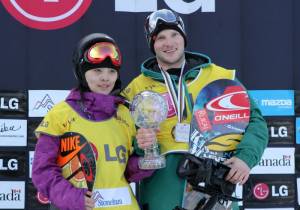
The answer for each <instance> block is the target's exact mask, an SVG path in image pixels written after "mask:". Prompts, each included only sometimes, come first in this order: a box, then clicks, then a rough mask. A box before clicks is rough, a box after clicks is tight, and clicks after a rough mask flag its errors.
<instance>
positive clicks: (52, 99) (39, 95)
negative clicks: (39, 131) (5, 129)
mask: <svg viewBox="0 0 300 210" xmlns="http://www.w3.org/2000/svg"><path fill="white" fill-rule="evenodd" d="M69 92H70V91H69V90H29V91H28V116H29V117H44V116H45V115H46V114H47V113H48V111H49V110H50V109H51V108H52V107H53V106H54V105H55V104H57V103H59V102H61V101H63V100H65V98H66V97H67V96H68V94H69Z"/></svg>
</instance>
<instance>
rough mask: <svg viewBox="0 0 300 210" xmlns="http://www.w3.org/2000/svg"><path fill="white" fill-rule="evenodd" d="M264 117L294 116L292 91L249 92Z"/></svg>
mask: <svg viewBox="0 0 300 210" xmlns="http://www.w3.org/2000/svg"><path fill="white" fill-rule="evenodd" d="M249 94H250V96H251V97H252V98H253V99H254V101H255V102H256V103H257V105H258V106H259V108H260V110H261V112H262V114H263V115H264V116H294V115H295V112H294V90H250V91H249Z"/></svg>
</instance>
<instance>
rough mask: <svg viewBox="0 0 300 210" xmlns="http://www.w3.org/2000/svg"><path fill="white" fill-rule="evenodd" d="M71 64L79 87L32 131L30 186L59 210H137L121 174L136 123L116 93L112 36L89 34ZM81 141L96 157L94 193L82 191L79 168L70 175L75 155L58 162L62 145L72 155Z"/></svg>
mask: <svg viewBox="0 0 300 210" xmlns="http://www.w3.org/2000/svg"><path fill="white" fill-rule="evenodd" d="M73 64H74V67H75V68H74V70H75V75H76V78H77V80H78V87H77V88H75V89H73V90H71V92H70V94H69V95H68V97H67V98H66V100H65V101H63V102H61V103H59V104H57V105H56V106H54V107H53V108H52V109H51V110H50V111H49V113H48V114H47V115H46V117H45V118H44V120H43V122H42V123H41V124H40V125H39V127H38V128H37V129H36V134H37V136H38V142H37V145H36V150H35V157H34V161H33V169H32V181H33V184H34V185H35V187H36V188H37V189H38V191H39V192H41V193H42V194H43V195H45V196H46V197H48V198H49V200H50V201H51V203H52V204H53V205H54V206H55V207H57V208H58V209H61V210H77V209H78V210H82V209H86V210H90V209H98V208H99V209H100V208H101V209H110V210H138V209H139V207H138V204H137V201H136V199H135V197H134V195H133V193H132V191H131V188H130V186H129V184H128V182H127V180H126V178H125V176H124V173H125V169H126V164H127V162H128V158H129V156H130V154H132V137H133V136H134V135H135V127H134V124H133V122H132V120H131V118H130V114H129V112H128V109H127V108H126V107H125V106H124V105H123V103H124V100H123V99H122V98H120V97H119V96H117V95H118V93H119V92H120V88H121V81H120V74H119V70H120V67H121V54H120V51H119V49H118V47H117V45H116V43H115V41H114V40H113V39H112V38H111V37H109V36H107V35H105V34H100V33H94V34H90V35H87V36H86V37H84V38H83V39H82V40H80V42H79V43H78V46H77V48H76V49H75V51H74V55H73ZM66 136H67V137H66ZM77 137H79V138H77ZM76 138H77V140H78V139H79V140H78V141H77V140H76ZM72 139H73V140H74V139H75V140H74V141H71V140H72ZM85 140H86V141H88V142H89V143H90V144H89V145H92V146H91V148H92V149H93V151H94V154H95V157H96V159H97V160H96V178H95V182H94V185H93V192H91V191H88V189H87V185H86V184H85V181H84V174H85V173H83V171H80V170H79V171H80V172H79V173H77V174H76V173H75V172H76V168H78V167H76V166H79V163H80V161H79V160H78V159H80V158H81V156H80V158H78V157H79V155H78V154H79V153H77V155H75V156H74V155H73V156H72V155H71V156H72V157H74V158H73V159H72V160H71V161H70V162H68V163H67V164H60V163H59V160H60V158H61V157H62V156H64V155H65V154H64V152H66V151H65V150H66V148H67V149H68V150H70V151H71V152H74V153H72V154H75V153H76V152H75V151H76V150H77V149H78V148H81V146H82V145H83V144H81V141H85ZM62 141H64V145H63V143H62ZM65 141H70V142H71V143H70V142H69V143H66V142H65ZM62 145H63V146H62ZM63 148H64V149H65V150H64V151H63ZM73 150H74V151H73ZM58 156H59V157H58ZM57 161H58V162H57ZM133 162H134V163H136V161H135V160H134V161H133ZM59 165H60V166H63V168H62V169H61V168H60V167H59ZM130 168H131V169H133V170H135V169H137V167H136V166H131V167H130ZM73 172H74V173H73ZM77 172H78V170H77ZM128 173H130V172H127V174H128ZM147 173H149V172H145V174H147ZM62 174H63V175H64V176H63V175H62ZM142 174H143V172H142ZM142 176H143V175H142ZM142 176H141V174H138V175H137V176H136V175H135V176H133V177H135V178H137V177H138V178H141V177H142ZM66 177H68V179H69V180H67V179H66ZM130 180H131V181H134V179H130ZM135 180H137V179H135Z"/></svg>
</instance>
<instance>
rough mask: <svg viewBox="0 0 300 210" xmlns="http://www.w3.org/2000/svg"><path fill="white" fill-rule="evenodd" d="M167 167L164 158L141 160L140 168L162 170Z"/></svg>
mask: <svg viewBox="0 0 300 210" xmlns="http://www.w3.org/2000/svg"><path fill="white" fill-rule="evenodd" d="M164 167H166V158H165V157H164V156H155V157H143V158H140V159H139V168H140V169H144V170H147V169H148V170H151V169H160V168H164Z"/></svg>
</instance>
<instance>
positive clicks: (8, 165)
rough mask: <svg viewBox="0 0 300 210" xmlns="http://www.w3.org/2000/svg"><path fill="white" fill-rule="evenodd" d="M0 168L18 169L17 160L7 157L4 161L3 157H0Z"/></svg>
mask: <svg viewBox="0 0 300 210" xmlns="http://www.w3.org/2000/svg"><path fill="white" fill-rule="evenodd" d="M0 170H1V171H7V170H11V171H16V170H18V160H17V159H9V160H8V161H7V162H6V163H5V162H4V160H3V159H0Z"/></svg>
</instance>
